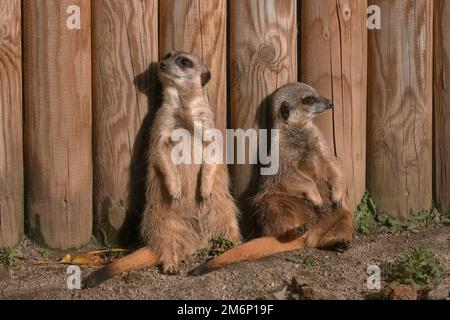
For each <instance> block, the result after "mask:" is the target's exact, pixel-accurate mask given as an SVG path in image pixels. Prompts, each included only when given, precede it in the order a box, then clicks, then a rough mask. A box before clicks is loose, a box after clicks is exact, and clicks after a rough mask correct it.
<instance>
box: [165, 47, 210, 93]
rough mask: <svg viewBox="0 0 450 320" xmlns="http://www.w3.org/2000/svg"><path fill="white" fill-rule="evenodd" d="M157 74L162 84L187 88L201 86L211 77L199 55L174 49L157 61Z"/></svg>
mask: <svg viewBox="0 0 450 320" xmlns="http://www.w3.org/2000/svg"><path fill="white" fill-rule="evenodd" d="M158 76H159V79H160V80H161V82H162V83H163V84H164V85H167V86H175V87H177V88H181V89H187V90H192V89H195V88H202V87H204V86H205V85H206V84H207V83H208V82H209V80H210V79H211V73H210V71H209V70H208V67H207V66H206V65H205V63H204V62H203V60H202V59H201V58H200V57H199V56H197V55H195V54H192V53H186V52H181V51H175V50H172V51H170V52H169V53H168V54H167V55H166V56H165V57H164V59H163V60H161V61H160V62H159V68H158Z"/></svg>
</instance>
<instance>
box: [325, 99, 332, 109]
mask: <svg viewBox="0 0 450 320" xmlns="http://www.w3.org/2000/svg"><path fill="white" fill-rule="evenodd" d="M326 106H327V109H333V101H331V100H327V102H326Z"/></svg>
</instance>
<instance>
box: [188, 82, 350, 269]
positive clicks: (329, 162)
mask: <svg viewBox="0 0 450 320" xmlns="http://www.w3.org/2000/svg"><path fill="white" fill-rule="evenodd" d="M270 106H271V108H270V109H271V110H270V111H271V113H272V114H271V118H272V120H273V127H274V129H278V130H279V163H280V167H279V172H278V174H276V175H273V176H263V177H261V179H260V182H259V187H258V192H257V194H256V196H255V197H254V198H253V199H252V207H253V209H254V214H255V215H256V220H257V222H258V225H259V228H260V233H261V235H262V238H259V239H255V240H252V241H249V242H247V243H244V244H243V245H241V246H238V247H236V248H234V249H232V250H230V251H227V252H226V253H224V254H222V255H221V256H218V257H216V258H215V259H213V260H211V261H209V262H207V263H205V264H204V265H201V266H200V267H198V268H196V269H194V270H192V271H191V272H190V273H191V274H192V275H200V274H204V273H207V272H210V271H213V270H215V269H218V268H221V267H224V266H226V265H229V264H232V263H236V262H239V261H245V260H255V259H259V258H262V257H267V256H270V255H273V254H276V253H279V252H286V251H291V250H298V249H302V248H313V247H317V248H327V247H332V246H335V245H338V244H342V243H347V242H348V241H350V240H351V239H352V237H353V214H352V212H351V211H350V210H349V209H348V207H347V204H346V201H345V198H344V181H343V179H344V177H343V173H342V167H341V164H340V162H339V160H338V159H337V158H336V157H335V156H334V154H332V153H331V151H330V150H329V148H328V146H327V144H326V142H325V140H324V138H323V137H322V134H321V133H320V131H319V129H318V128H317V127H316V126H315V125H314V123H313V119H314V117H315V116H316V115H318V114H320V113H322V112H324V111H325V110H327V109H331V108H332V107H333V103H332V101H330V100H328V99H325V98H323V97H321V96H320V95H319V94H318V93H317V92H316V90H314V88H312V87H310V86H308V85H306V84H303V83H292V84H288V85H286V86H284V87H282V88H280V89H278V90H277V91H275V92H274V93H273V94H272V96H271V97H270Z"/></svg>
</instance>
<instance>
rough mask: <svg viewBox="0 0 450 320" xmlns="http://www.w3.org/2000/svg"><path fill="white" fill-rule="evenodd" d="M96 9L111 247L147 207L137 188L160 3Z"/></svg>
mask: <svg viewBox="0 0 450 320" xmlns="http://www.w3.org/2000/svg"><path fill="white" fill-rule="evenodd" d="M92 6H93V11H92V12H93V26H94V32H93V48H92V50H93V53H92V56H93V57H92V59H93V70H92V72H93V79H94V83H93V85H94V86H93V100H94V105H93V109H94V119H93V121H94V177H95V179H94V206H95V225H94V228H95V234H96V235H97V236H98V237H100V238H101V240H102V241H103V242H105V243H107V244H111V243H115V242H118V241H119V242H120V241H125V240H128V239H124V238H123V237H122V236H125V237H126V236H127V235H126V234H125V233H126V231H127V230H123V229H124V228H125V225H126V227H127V228H128V227H129V225H127V223H126V219H128V218H136V217H137V216H138V215H139V212H138V211H139V210H140V208H139V206H140V205H142V204H141V203H138V202H139V200H138V199H137V195H138V193H139V191H138V190H136V189H137V188H135V184H136V183H139V182H142V181H143V182H144V183H145V175H144V173H143V172H138V171H144V170H142V167H143V164H140V161H139V160H140V159H139V157H140V156H143V154H145V150H138V149H140V148H139V146H140V145H141V144H142V143H143V140H145V139H146V138H147V136H146V135H147V132H148V121H147V118H148V117H149V111H150V110H149V108H150V100H149V98H148V97H147V95H149V94H150V91H154V90H153V88H151V86H152V85H153V84H154V70H153V69H154V64H156V62H157V61H158V9H157V8H158V1H157V0H126V1H123V0H95V1H93V3H92ZM142 79H143V82H142ZM139 81H140V82H141V83H138V82H139ZM141 87H143V88H145V90H142V88H141ZM147 89H148V90H147ZM141 186H142V190H145V185H144V184H143V183H141ZM144 201H145V200H144ZM128 231H130V232H133V231H132V230H128ZM134 232H135V233H136V230H134Z"/></svg>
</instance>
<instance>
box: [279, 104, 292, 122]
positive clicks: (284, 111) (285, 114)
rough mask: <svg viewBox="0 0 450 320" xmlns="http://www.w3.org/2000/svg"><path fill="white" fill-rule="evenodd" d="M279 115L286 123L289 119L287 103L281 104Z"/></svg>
mask: <svg viewBox="0 0 450 320" xmlns="http://www.w3.org/2000/svg"><path fill="white" fill-rule="evenodd" d="M280 114H281V117H282V118H283V119H284V120H285V121H286V120H287V119H289V116H290V115H291V105H290V104H289V103H288V102H286V101H285V102H283V103H282V104H281V107H280Z"/></svg>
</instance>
